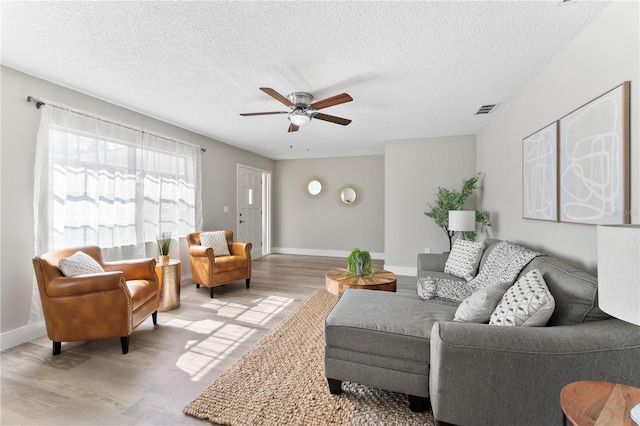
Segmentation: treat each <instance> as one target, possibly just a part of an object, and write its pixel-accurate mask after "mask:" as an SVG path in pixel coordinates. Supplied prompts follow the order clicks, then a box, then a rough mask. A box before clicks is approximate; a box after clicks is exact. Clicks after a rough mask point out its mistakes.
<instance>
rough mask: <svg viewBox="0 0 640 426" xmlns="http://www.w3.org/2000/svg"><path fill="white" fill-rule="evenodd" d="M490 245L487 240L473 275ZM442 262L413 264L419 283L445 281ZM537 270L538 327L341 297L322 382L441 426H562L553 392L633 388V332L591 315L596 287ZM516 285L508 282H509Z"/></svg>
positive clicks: (638, 375)
mask: <svg viewBox="0 0 640 426" xmlns="http://www.w3.org/2000/svg"><path fill="white" fill-rule="evenodd" d="M498 241H499V240H492V239H490V240H486V241H485V242H484V244H485V249H484V252H483V255H482V259H481V261H480V265H479V268H482V265H483V262H484V261H485V260H486V257H487V256H488V254H489V253H490V252H491V250H492V248H493V246H494V245H495V244H496V243H497V242H498ZM446 261H447V255H446V254H420V255H418V279H420V278H421V277H425V276H438V277H441V278H446V279H451V280H460V278H457V277H454V276H451V275H449V274H446V273H444V266H445V263H446ZM533 269H537V270H539V271H540V272H541V273H542V276H543V278H544V281H545V282H546V284H547V286H548V288H549V290H550V292H551V294H552V295H553V297H554V299H555V305H556V306H555V310H554V312H553V315H552V316H551V318H550V319H549V321H548V323H547V326H545V327H508V326H497V325H488V324H475V323H464V322H456V321H453V318H454V315H455V313H456V310H457V304H456V303H452V302H446V301H440V300H426V301H425V300H423V299H422V298H420V297H418V296H417V295H415V296H414V295H406V294H397V293H389V292H377V291H362V290H352V289H349V290H347V291H345V293H344V294H343V295H342V297H341V299H340V300H339V301H338V303H337V304H336V305H335V307H334V309H333V310H332V311H331V313H330V314H329V315H328V317H327V319H326V322H325V375H326V377H327V380H328V383H329V390H330V391H331V392H332V393H340V391H341V383H342V381H349V382H354V383H361V384H366V385H371V386H375V387H379V388H382V389H386V390H390V391H393V392H399V393H404V394H407V395H409V403H410V405H411V408H412V409H413V410H421V409H424V408H425V407H426V406H427V403H428V402H429V401H430V403H431V407H432V409H433V413H434V417H435V418H436V420H437V421H438V423H440V424H454V425H459V426H465V425H474V426H475V425H492V426H494V425H509V426H511V425H547V424H561V422H562V410H561V408H560V404H559V396H560V390H561V389H562V387H563V386H564V385H566V384H568V383H570V382H573V381H577V380H603V381H610V382H616V383H623V384H627V385H631V386H636V387H640V327H638V326H635V325H632V324H629V323H626V322H623V321H620V320H617V319H613V318H611V317H609V316H608V315H606V314H605V313H603V312H602V311H601V310H600V309H599V308H598V306H597V280H596V278H595V277H593V276H592V275H589V274H587V273H585V272H583V271H580V270H579V269H577V268H575V267H573V266H571V265H568V264H567V263H564V262H562V261H561V260H560V259H558V258H555V257H552V256H544V255H542V256H538V257H535V258H534V259H533V260H531V261H530V262H529V263H528V264H527V265H526V266H525V267H524V268H523V269H522V271H521V272H520V274H519V276H518V278H519V277H521V276H523V275H524V274H526V273H527V272H529V271H531V270H533ZM516 279H517V278H516Z"/></svg>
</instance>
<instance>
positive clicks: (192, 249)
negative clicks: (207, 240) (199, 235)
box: [189, 245, 213, 260]
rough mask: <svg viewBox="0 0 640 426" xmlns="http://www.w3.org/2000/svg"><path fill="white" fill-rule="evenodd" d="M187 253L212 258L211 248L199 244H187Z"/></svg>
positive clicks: (192, 255)
mask: <svg viewBox="0 0 640 426" xmlns="http://www.w3.org/2000/svg"><path fill="white" fill-rule="evenodd" d="M189 255H190V256H191V257H206V258H211V259H212V260H213V248H212V247H208V246H199V245H193V246H189Z"/></svg>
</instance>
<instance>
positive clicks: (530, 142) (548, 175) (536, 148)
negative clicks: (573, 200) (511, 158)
mask: <svg viewBox="0 0 640 426" xmlns="http://www.w3.org/2000/svg"><path fill="white" fill-rule="evenodd" d="M557 162H558V122H557V121H554V122H553V123H551V124H549V125H547V126H546V127H544V128H542V129H540V130H538V131H537V132H535V133H533V134H531V135H529V136H527V137H526V138H524V139H523V140H522V217H523V218H524V219H537V220H549V221H554V222H557V220H558V184H557V180H558V179H557V176H558V166H557Z"/></svg>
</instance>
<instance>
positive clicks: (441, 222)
mask: <svg viewBox="0 0 640 426" xmlns="http://www.w3.org/2000/svg"><path fill="white" fill-rule="evenodd" d="M481 177H482V174H480V173H477V174H476V175H475V176H472V177H470V178H469V179H464V180H463V181H462V189H461V190H460V191H456V190H449V189H446V188H441V187H438V193H437V196H436V202H435V205H433V204H429V207H430V208H431V210H430V211H428V212H424V214H425V215H427V216H429V217H430V218H432V219H433V220H435V222H436V225H438V226H439V227H440V228H442V230H443V231H444V233H445V234H447V238H449V250H451V246H452V245H453V241H452V238H453V235H454V232H453V231H449V210H462V207H463V206H464V203H465V202H466V201H467V198H469V197H470V196H471V194H473V193H474V192H475V191H476V190H477V189H478V181H479V180H480V178H481ZM476 223H479V224H481V225H483V226H491V223H490V222H489V212H486V211H478V210H476ZM464 236H465V238H466V239H468V240H474V239H475V238H476V233H475V232H465V233H464Z"/></svg>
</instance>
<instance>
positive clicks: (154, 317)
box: [151, 311, 158, 325]
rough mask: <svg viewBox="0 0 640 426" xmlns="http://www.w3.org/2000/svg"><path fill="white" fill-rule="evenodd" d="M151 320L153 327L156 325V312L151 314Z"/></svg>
mask: <svg viewBox="0 0 640 426" xmlns="http://www.w3.org/2000/svg"><path fill="white" fill-rule="evenodd" d="M151 319H152V320H153V325H158V311H155V312H154V313H152V314H151Z"/></svg>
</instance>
